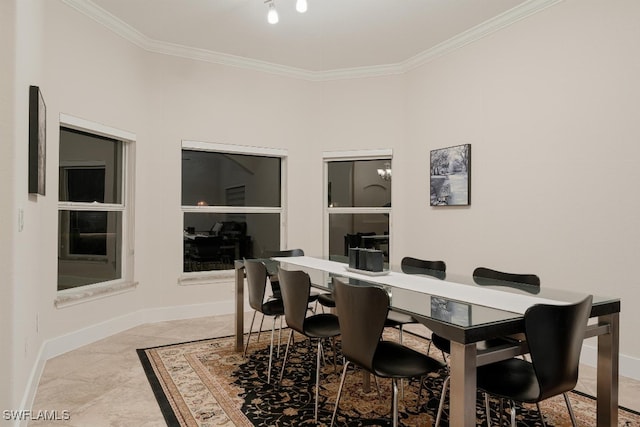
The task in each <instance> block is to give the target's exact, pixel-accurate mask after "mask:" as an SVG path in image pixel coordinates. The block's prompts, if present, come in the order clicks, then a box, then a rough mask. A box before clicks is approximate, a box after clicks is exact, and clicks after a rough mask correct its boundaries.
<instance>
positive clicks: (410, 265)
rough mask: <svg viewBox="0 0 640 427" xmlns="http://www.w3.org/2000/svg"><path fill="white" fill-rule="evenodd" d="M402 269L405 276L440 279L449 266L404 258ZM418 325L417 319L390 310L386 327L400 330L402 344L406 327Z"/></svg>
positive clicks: (439, 262)
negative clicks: (418, 275)
mask: <svg viewBox="0 0 640 427" xmlns="http://www.w3.org/2000/svg"><path fill="white" fill-rule="evenodd" d="M400 268H401V269H402V272H403V273H405V274H423V275H428V276H432V277H436V278H439V279H442V278H444V275H445V274H446V273H445V272H446V270H447V265H446V264H445V262H444V261H431V260H424V259H418V258H412V257H404V258H402V261H401V262H400ZM411 323H418V321H417V320H416V318H415V317H413V316H410V315H408V314H405V313H400V312H398V311H393V310H389V314H388V315H387V320H386V322H385V324H384V326H385V327H387V328H389V327H391V328H398V335H399V341H400V343H402V332H403V328H404V325H408V324H411Z"/></svg>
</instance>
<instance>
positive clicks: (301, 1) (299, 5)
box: [296, 0, 308, 13]
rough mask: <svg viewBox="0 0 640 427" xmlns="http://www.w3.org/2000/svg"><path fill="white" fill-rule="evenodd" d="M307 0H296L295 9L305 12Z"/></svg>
mask: <svg viewBox="0 0 640 427" xmlns="http://www.w3.org/2000/svg"><path fill="white" fill-rule="evenodd" d="M307 7H308V5H307V0H297V1H296V10H297V11H298V12H300V13H305V12H306V11H307Z"/></svg>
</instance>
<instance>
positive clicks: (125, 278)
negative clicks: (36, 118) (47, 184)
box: [55, 113, 137, 308]
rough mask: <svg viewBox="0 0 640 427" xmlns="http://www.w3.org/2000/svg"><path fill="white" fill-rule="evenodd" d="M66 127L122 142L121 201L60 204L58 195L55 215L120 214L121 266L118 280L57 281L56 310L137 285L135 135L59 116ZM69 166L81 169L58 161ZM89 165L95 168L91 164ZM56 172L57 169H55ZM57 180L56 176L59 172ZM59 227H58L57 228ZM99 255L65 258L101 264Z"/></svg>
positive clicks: (63, 115) (60, 124)
mask: <svg viewBox="0 0 640 427" xmlns="http://www.w3.org/2000/svg"><path fill="white" fill-rule="evenodd" d="M60 128H67V129H71V130H77V131H81V132H85V133H88V134H90V135H96V136H99V137H105V138H109V139H113V140H117V141H121V142H122V170H121V173H122V180H121V186H122V187H121V189H120V191H121V194H122V196H121V202H120V203H99V202H91V203H88V202H68V201H60V195H59V194H58V202H57V209H56V214H57V215H60V212H62V211H101V212H121V213H122V228H121V231H120V232H121V236H120V245H121V247H120V263H121V273H120V277H119V278H117V279H113V280H107V281H104V282H98V283H91V284H88V285H81V286H76V287H73V288H69V289H63V290H58V289H57V286H58V281H57V280H56V292H57V294H56V295H57V297H56V300H55V305H56V307H58V308H61V307H64V306H68V305H75V304H77V303H79V302H83V301H86V300H93V299H96V298H102V297H104V296H107V295H111V294H115V293H121V292H124V291H127V290H132V289H133V288H135V287H136V286H137V283H135V282H134V275H133V274H134V221H133V218H134V206H133V193H134V179H133V177H134V173H133V167H134V160H135V142H136V134H134V133H132V132H129V131H125V130H122V129H118V128H115V127H111V126H106V125H103V124H101V123H97V122H92V121H90V120H86V119H81V118H78V117H74V116H71V115H68V114H64V113H60V120H59V127H58V129H60ZM67 163H68V166H69V167H74V166H80V167H82V166H84V165H80V164H78V163H77V162H64V161H63V162H60V163H59V167H60V166H62V167H64V166H65V164H67ZM87 165H88V166H95V164H94V163H92V164H89V163H87ZM58 169H59V168H58ZM58 179H60V177H59V173H58ZM58 227H59V226H58ZM60 232H61V230H60V228H58V245H59V244H60ZM99 258H102V257H99V256H94V255H92V256H83V255H77V254H67V256H65V259H72V260H78V259H82V260H85V259H86V260H87V261H96V262H102V260H100V259H99Z"/></svg>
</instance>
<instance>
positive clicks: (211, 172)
mask: <svg viewBox="0 0 640 427" xmlns="http://www.w3.org/2000/svg"><path fill="white" fill-rule="evenodd" d="M280 163H281V162H280V158H278V157H264V156H249V155H242V154H225V153H216V152H208V151H195V150H182V205H183V206H252V207H279V206H280V167H281V166H280Z"/></svg>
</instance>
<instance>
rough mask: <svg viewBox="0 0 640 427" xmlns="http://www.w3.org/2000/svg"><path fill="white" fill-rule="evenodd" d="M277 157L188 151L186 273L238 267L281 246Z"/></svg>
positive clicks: (184, 163) (184, 174)
mask: <svg viewBox="0 0 640 427" xmlns="http://www.w3.org/2000/svg"><path fill="white" fill-rule="evenodd" d="M281 162H282V159H281V158H280V157H277V156H268V155H253V154H250V153H248V154H237V153H227V152H221V151H201V150H196V149H186V148H183V150H182V210H183V218H184V223H183V230H184V231H183V234H184V237H183V271H184V272H194V271H211V270H230V269H233V261H234V260H237V259H242V258H251V257H259V256H261V255H262V254H263V253H264V252H265V251H273V250H279V249H280V228H281V226H280V224H281V209H282V207H281V187H282V185H281V168H282V166H281Z"/></svg>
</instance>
